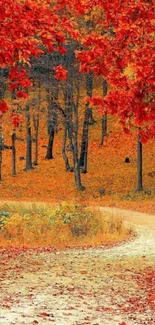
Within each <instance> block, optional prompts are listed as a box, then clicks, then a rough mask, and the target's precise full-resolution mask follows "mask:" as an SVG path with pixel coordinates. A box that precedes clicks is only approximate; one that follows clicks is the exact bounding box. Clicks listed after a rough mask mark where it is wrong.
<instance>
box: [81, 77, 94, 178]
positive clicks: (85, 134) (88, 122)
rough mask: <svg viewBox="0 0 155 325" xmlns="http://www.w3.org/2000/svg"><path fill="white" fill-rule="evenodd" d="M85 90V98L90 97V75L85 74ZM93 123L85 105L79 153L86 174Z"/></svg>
mask: <svg viewBox="0 0 155 325" xmlns="http://www.w3.org/2000/svg"><path fill="white" fill-rule="evenodd" d="M86 89H87V96H89V97H92V90H93V74H92V73H89V74H86ZM93 123H94V120H93V117H92V109H91V108H90V107H89V104H88V103H86V107H85V116H84V122H83V131H82V143H81V153H80V167H81V169H82V172H83V173H87V160H88V135H89V125H92V124H93Z"/></svg>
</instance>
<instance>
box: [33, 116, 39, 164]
mask: <svg viewBox="0 0 155 325" xmlns="http://www.w3.org/2000/svg"><path fill="white" fill-rule="evenodd" d="M38 135H39V120H37V121H35V148H34V162H33V165H34V166H37V165H38V154H39V148H38V142H39V141H38Z"/></svg>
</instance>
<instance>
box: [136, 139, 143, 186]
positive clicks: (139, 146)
mask: <svg viewBox="0 0 155 325" xmlns="http://www.w3.org/2000/svg"><path fill="white" fill-rule="evenodd" d="M142 190H143V147H142V143H141V140H140V136H138V138H137V191H138V192H140V191H142Z"/></svg>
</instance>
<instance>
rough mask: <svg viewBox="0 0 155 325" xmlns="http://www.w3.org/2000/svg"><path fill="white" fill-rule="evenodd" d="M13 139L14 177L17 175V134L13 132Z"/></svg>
mask: <svg viewBox="0 0 155 325" xmlns="http://www.w3.org/2000/svg"><path fill="white" fill-rule="evenodd" d="M11 139H12V175H13V176H15V175H16V144H15V143H16V133H15V131H13V134H12V136H11Z"/></svg>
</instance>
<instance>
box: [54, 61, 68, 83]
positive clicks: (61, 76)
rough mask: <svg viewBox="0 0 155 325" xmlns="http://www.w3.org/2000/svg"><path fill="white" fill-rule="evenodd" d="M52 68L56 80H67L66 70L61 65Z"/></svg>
mask: <svg viewBox="0 0 155 325" xmlns="http://www.w3.org/2000/svg"><path fill="white" fill-rule="evenodd" d="M53 70H54V71H55V78H56V79H57V80H67V74H68V71H67V70H66V69H64V68H63V67H62V65H58V66H57V67H54V68H53Z"/></svg>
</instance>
